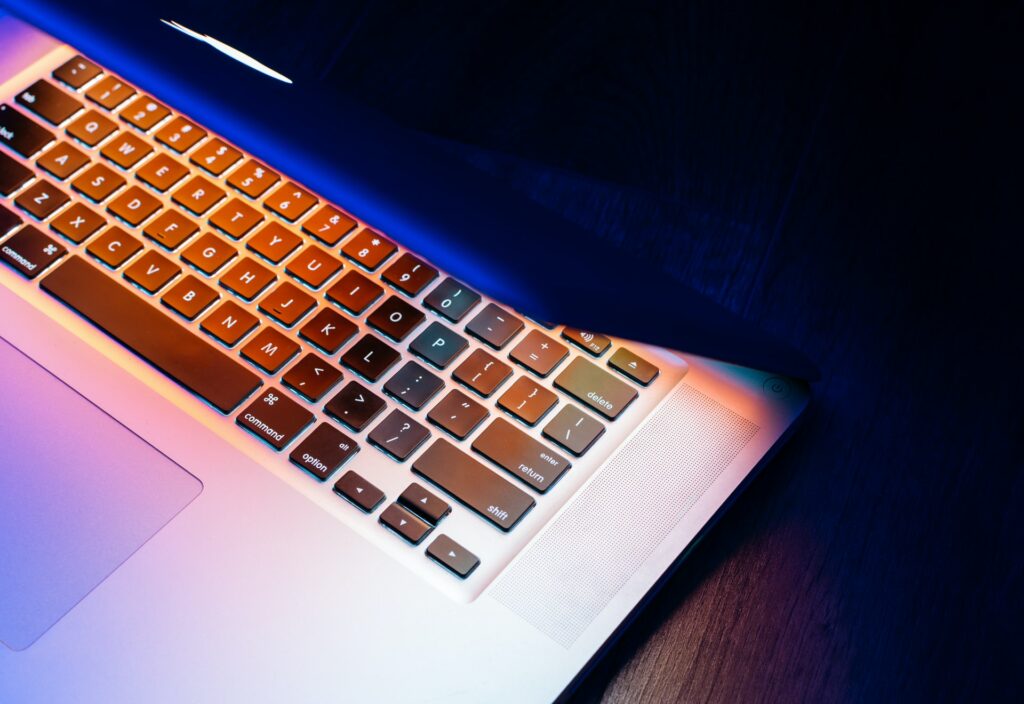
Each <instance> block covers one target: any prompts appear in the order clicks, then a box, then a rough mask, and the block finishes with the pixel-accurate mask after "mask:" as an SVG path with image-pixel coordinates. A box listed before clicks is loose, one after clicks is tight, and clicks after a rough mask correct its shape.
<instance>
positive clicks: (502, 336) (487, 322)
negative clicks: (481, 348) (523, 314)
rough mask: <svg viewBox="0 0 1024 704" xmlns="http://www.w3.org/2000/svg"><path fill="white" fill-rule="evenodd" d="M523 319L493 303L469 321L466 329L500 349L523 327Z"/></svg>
mask: <svg viewBox="0 0 1024 704" xmlns="http://www.w3.org/2000/svg"><path fill="white" fill-rule="evenodd" d="M523 327H524V326H523V321H522V320H520V319H519V318H517V317H515V316H514V315H512V314H511V313H509V312H507V311H505V310H502V309H501V308H499V307H498V306H496V305H494V304H493V303H489V304H487V307H486V308H484V309H483V310H482V311H480V312H479V313H477V316H476V317H475V318H473V319H472V320H471V321H469V325H467V326H466V330H467V331H468V332H469V333H470V334H471V335H474V336H475V337H477V338H479V339H481V340H483V341H484V342H486V343H487V344H488V345H490V346H491V347H493V348H494V349H497V350H500V349H501V348H502V347H504V346H505V345H507V344H508V343H509V341H510V340H511V339H512V338H513V337H515V336H516V335H518V334H519V331H520V330H522V329H523Z"/></svg>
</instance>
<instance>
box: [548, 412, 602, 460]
mask: <svg viewBox="0 0 1024 704" xmlns="http://www.w3.org/2000/svg"><path fill="white" fill-rule="evenodd" d="M603 434H604V426H603V425H601V423H599V422H598V421H596V420H594V419H593V418H591V417H590V416H588V415H587V414H586V413H584V412H583V411H581V410H580V409H578V408H576V406H573V405H572V404H566V405H565V406H562V410H560V411H559V412H558V413H557V414H555V417H554V418H552V419H551V421H550V422H549V423H548V424H547V425H545V426H544V437H546V438H548V439H549V440H554V441H555V442H556V443H558V444H559V445H560V446H561V447H563V448H565V449H566V450H568V451H569V452H571V453H572V454H574V455H576V456H577V457H579V456H581V455H582V454H583V453H584V452H586V451H587V450H589V449H590V446H591V445H593V444H594V442H596V441H597V439H598V438H599V437H601V436H602V435H603Z"/></svg>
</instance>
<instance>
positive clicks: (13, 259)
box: [0, 225, 68, 279]
mask: <svg viewBox="0 0 1024 704" xmlns="http://www.w3.org/2000/svg"><path fill="white" fill-rule="evenodd" d="M67 253H68V250H67V249H66V248H65V247H64V246H63V245H61V244H60V243H59V242H57V241H56V240H55V239H53V238H52V237H50V236H49V235H47V234H45V233H43V232H40V231H39V230H37V229H36V228H35V227H33V226H32V225H26V226H25V227H23V228H21V230H19V231H18V232H16V233H14V234H13V235H11V237H10V239H8V240H7V241H5V242H4V243H3V246H0V260H3V261H4V262H6V263H7V264H9V265H10V266H11V267H13V268H14V270H15V271H17V272H19V273H20V274H21V275H22V276H25V277H26V278H29V279H34V278H36V277H37V276H39V274H40V273H42V271H43V270H44V269H46V268H47V267H48V266H50V265H51V264H53V263H54V262H55V261H57V260H58V259H60V258H61V257H63V256H64V255H65V254H67Z"/></svg>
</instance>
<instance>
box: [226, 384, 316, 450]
mask: <svg viewBox="0 0 1024 704" xmlns="http://www.w3.org/2000/svg"><path fill="white" fill-rule="evenodd" d="M235 422H236V423H238V424H239V425H240V426H242V427H243V428H245V429H246V430H248V431H249V432H251V433H252V434H253V435H255V436H256V437H258V438H259V439H260V440H263V441H264V442H266V443H267V444H269V445H270V446H271V447H273V448H274V449H275V450H282V449H284V448H285V447H287V446H288V444H289V443H291V441H292V440H294V439H295V438H296V437H298V435H299V433H301V432H302V431H303V430H305V429H306V426H307V425H309V424H310V423H312V422H313V414H312V413H310V412H309V411H307V410H306V409H305V408H303V407H302V406H300V405H299V404H298V403H296V402H295V401H292V400H291V399H290V398H288V397H286V396H285V395H284V394H283V393H281V392H280V391H278V390H277V389H275V388H274V387H273V386H271V387H269V388H267V389H265V390H264V391H263V393H262V394H260V395H259V397H258V398H257V399H256V400H255V401H253V402H252V403H250V404H249V405H248V406H246V408H245V410H243V411H242V412H241V413H239V414H238V417H237V418H236V419H235Z"/></svg>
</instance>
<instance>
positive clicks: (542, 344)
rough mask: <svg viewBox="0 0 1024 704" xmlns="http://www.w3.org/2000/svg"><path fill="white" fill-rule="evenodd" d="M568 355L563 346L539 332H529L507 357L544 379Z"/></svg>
mask: <svg viewBox="0 0 1024 704" xmlns="http://www.w3.org/2000/svg"><path fill="white" fill-rule="evenodd" d="M568 354H569V348H568V347H566V346H565V345H563V344H560V343H558V342H555V341H554V340H552V339H551V338H550V337H548V336H547V335H545V334H544V333H542V332H541V331H540V330H531V331H530V332H529V334H528V335H527V336H526V337H524V338H523V339H522V340H520V341H519V344H517V345H516V346H515V347H513V348H512V351H511V352H509V355H508V356H509V357H511V358H512V360H513V361H515V362H517V363H519V364H521V365H523V366H524V367H526V368H527V369H529V370H530V371H531V372H533V373H534V374H536V375H537V376H541V377H544V376H547V375H548V374H550V373H551V372H552V370H554V368H555V367H557V366H558V365H559V364H561V363H562V360H563V359H565V357H566V355H568Z"/></svg>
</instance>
